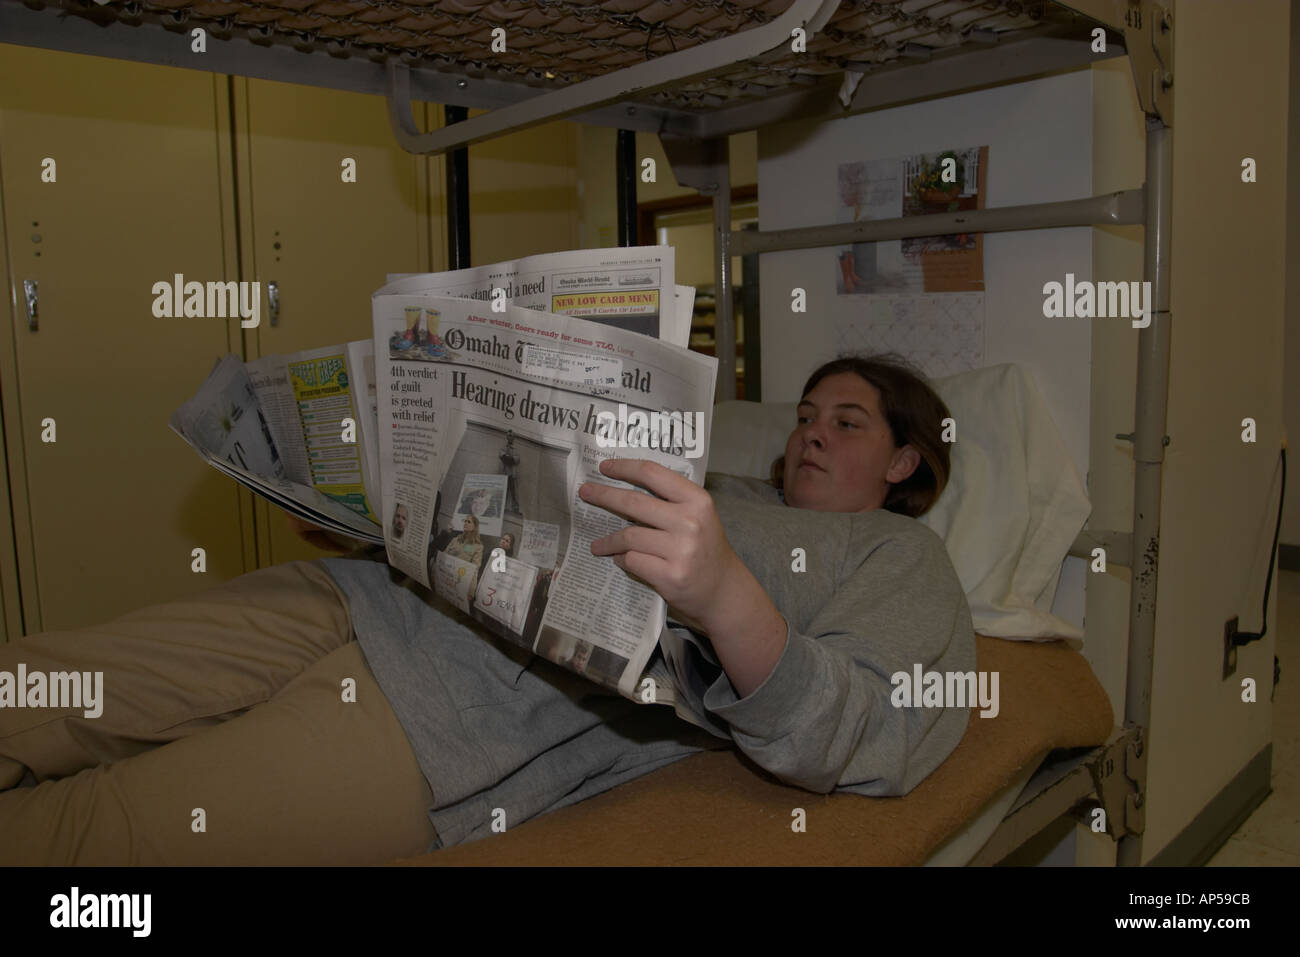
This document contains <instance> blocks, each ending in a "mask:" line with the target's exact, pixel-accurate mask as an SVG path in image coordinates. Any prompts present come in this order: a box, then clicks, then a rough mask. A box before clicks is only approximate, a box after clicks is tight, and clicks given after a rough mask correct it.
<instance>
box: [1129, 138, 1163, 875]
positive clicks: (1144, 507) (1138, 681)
mask: <svg viewBox="0 0 1300 957" xmlns="http://www.w3.org/2000/svg"><path fill="white" fill-rule="evenodd" d="M1146 159H1147V169H1146V177H1147V179H1146V189H1145V196H1146V227H1145V231H1146V235H1145V242H1144V264H1143V270H1142V273H1143V275H1142V278H1143V279H1144V280H1145V281H1147V282H1150V283H1151V291H1152V298H1153V300H1154V301H1153V302H1152V305H1151V324H1150V325H1149V326H1147V327H1146V328H1145V329H1143V330H1142V331H1141V332H1139V333H1138V371H1137V397H1136V400H1135V403H1134V432H1133V434H1132V435H1131V436H1120V437H1121V438H1128V439H1131V441H1132V442H1133V469H1134V474H1133V562H1132V566H1131V571H1132V588H1131V590H1130V593H1129V645H1128V677H1127V681H1126V688H1125V695H1124V723H1125V726H1126V727H1132V728H1137V729H1138V738H1137V740H1136V741H1135V742H1134V743H1132V744H1130V745H1129V747H1128V750H1127V754H1126V755H1125V764H1126V768H1125V774H1126V775H1127V776H1128V777H1129V778H1130V779H1132V780H1133V781H1135V782H1136V783H1137V792H1136V794H1134V795H1130V796H1129V798H1128V801H1127V802H1126V805H1127V806H1126V807H1125V815H1126V817H1128V818H1129V819H1130V820H1129V821H1128V822H1127V823H1128V825H1129V833H1128V834H1126V835H1125V836H1124V837H1122V838H1120V841H1119V850H1118V852H1117V856H1116V863H1117V864H1120V865H1124V866H1136V865H1140V864H1141V863H1142V831H1143V830H1144V829H1145V821H1144V817H1145V812H1144V808H1143V805H1144V795H1145V788H1146V741H1145V740H1144V736H1145V735H1146V733H1147V729H1148V728H1150V726H1151V673H1152V661H1153V659H1154V654H1155V634H1156V582H1157V577H1158V574H1157V573H1158V570H1159V566H1160V481H1161V472H1162V466H1163V463H1164V458H1165V446H1166V445H1167V444H1168V443H1169V437H1168V436H1167V435H1165V424H1166V412H1167V409H1168V405H1169V333H1170V328H1169V327H1170V318H1171V314H1170V310H1169V259H1170V257H1169V243H1170V239H1171V232H1170V226H1171V221H1172V211H1173V202H1172V199H1173V197H1172V178H1173V176H1172V173H1173V133H1172V132H1171V131H1170V129H1169V128H1168V127H1167V126H1166V125H1165V123H1164V121H1163V120H1161V119H1160V118H1159V117H1158V116H1148V117H1147V142H1146Z"/></svg>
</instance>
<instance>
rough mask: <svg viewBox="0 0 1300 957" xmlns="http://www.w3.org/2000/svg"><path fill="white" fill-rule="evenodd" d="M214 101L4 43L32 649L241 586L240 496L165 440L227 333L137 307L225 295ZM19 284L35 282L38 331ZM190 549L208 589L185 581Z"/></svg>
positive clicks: (3, 105)
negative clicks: (46, 634) (135, 612)
mask: <svg viewBox="0 0 1300 957" xmlns="http://www.w3.org/2000/svg"><path fill="white" fill-rule="evenodd" d="M225 92H226V79H225V78H224V77H221V76H216V75H213V74H209V73H202V72H199V71H195V70H185V69H176V68H169V67H161V66H152V65H146V64H136V63H127V62H121V61H116V60H110V59H106V58H100V57H89V56H82V55H77V54H69V53H61V52H51V51H47V50H39V49H34V48H28V47H19V46H11V45H7V44H6V45H0V177H2V178H3V195H4V217H5V221H4V227H5V235H6V237H7V252H8V258H9V263H10V270H9V273H8V288H7V289H6V290H5V293H6V297H7V298H8V299H9V300H10V304H11V305H10V307H9V313H10V314H9V316H8V318H9V320H10V327H9V334H8V335H7V336H5V337H4V338H5V339H6V340H9V341H7V342H4V343H3V344H0V352H3V353H4V360H3V361H4V363H5V365H4V366H0V372H7V373H8V379H9V381H7V382H6V383H5V393H4V399H5V403H4V416H5V427H6V436H7V442H8V451H9V466H10V481H11V485H12V486H13V487H12V489H11V491H12V493H13V507H14V512H15V527H16V528H15V534H16V538H17V540H18V548H17V551H18V553H19V565H20V567H19V574H20V578H21V583H22V603H23V613H24V619H25V621H24V624H25V629H26V631H27V632H28V633H31V632H35V631H39V630H54V629H65V628H73V627H77V626H81V625H86V624H91V623H95V622H99V621H103V620H106V619H107V618H109V617H112V616H116V615H118V614H121V613H124V612H127V611H130V610H132V609H135V608H138V607H141V606H143V605H147V604H153V603H157V602H161V601H165V600H168V599H171V598H174V597H178V596H180V595H183V594H186V593H192V592H194V591H196V590H199V589H201V588H204V587H207V586H208V585H210V584H213V583H215V582H216V581H220V580H223V579H226V578H229V577H231V576H234V575H237V574H239V573H241V572H242V571H243V570H244V560H243V555H242V553H241V523H240V498H241V493H240V492H238V491H237V486H236V485H235V483H233V482H232V481H230V480H229V479H227V478H225V477H224V476H222V475H220V474H218V473H217V472H215V471H214V470H212V469H210V468H209V467H207V466H206V465H204V464H203V463H202V462H201V461H200V460H199V458H198V457H197V456H196V455H195V454H194V452H193V451H192V450H191V449H190V448H189V447H188V446H187V445H186V444H185V443H184V442H182V441H181V440H180V438H179V437H177V436H176V435H174V434H173V433H172V432H171V431H170V430H169V429H168V427H167V419H168V417H169V415H170V414H171V412H172V411H173V409H175V408H176V406H177V405H179V404H180V403H181V402H183V401H184V400H185V399H187V398H189V397H190V395H192V394H193V392H194V390H195V389H196V388H197V387H198V385H199V383H200V382H201V381H202V380H203V377H204V376H205V375H206V374H207V372H208V370H209V368H210V367H211V365H212V363H213V361H214V359H215V358H216V357H218V356H219V355H221V354H223V353H225V352H226V351H228V349H229V343H230V339H229V328H228V327H230V326H232V325H235V321H234V320H223V319H203V318H188V319H184V318H182V319H170V318H155V317H154V314H153V303H154V298H155V297H154V294H153V291H152V290H153V286H154V284H155V283H157V282H160V281H166V282H171V281H172V278H173V276H174V275H175V274H176V273H181V274H183V275H184V277H185V279H186V280H197V281H200V282H207V281H219V280H224V279H236V278H238V277H236V276H235V275H234V269H233V265H234V264H233V257H232V256H230V255H229V254H228V252H227V250H230V251H231V252H233V249H234V247H233V244H231V245H227V243H228V241H229V240H230V223H231V221H232V217H231V216H225V217H223V207H222V203H223V201H224V202H226V203H229V202H230V195H231V192H230V186H231V182H230V180H229V173H228V172H227V174H226V177H225V178H223V175H222V164H223V158H222V150H221V149H220V147H221V144H222V142H223V141H227V142H228V140H227V138H226V137H225V135H224V134H223V133H222V132H221V129H220V118H221V117H220V112H221V110H222V108H223V107H222V104H223V103H224V100H225ZM226 155H228V150H227V154H226ZM47 161H53V165H52V166H51V164H50V163H49V162H47ZM43 172H44V173H45V176H46V178H52V181H48V182H47V181H44V180H43V178H42V174H43ZM232 213H233V210H232ZM25 280H33V281H36V282H37V283H38V287H37V289H38V293H39V306H38V308H39V315H38V326H37V327H36V328H31V327H30V326H29V322H28V319H27V314H26V313H27V310H26V308H25V306H24V281H25ZM236 328H237V326H236ZM47 420H53V422H54V439H55V441H53V442H45V441H42V435H43V433H46V434H48V432H47V429H46V427H45V426H44V425H43V423H46V421H47ZM249 530H250V532H251V525H250V527H249ZM200 547H201V548H203V549H205V550H206V555H207V572H206V574H195V573H194V572H192V571H191V550H192V549H194V548H200Z"/></svg>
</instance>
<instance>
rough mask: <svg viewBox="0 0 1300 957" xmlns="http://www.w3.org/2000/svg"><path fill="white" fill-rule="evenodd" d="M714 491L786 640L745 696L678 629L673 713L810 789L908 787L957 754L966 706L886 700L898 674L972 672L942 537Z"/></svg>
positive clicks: (725, 481)
mask: <svg viewBox="0 0 1300 957" xmlns="http://www.w3.org/2000/svg"><path fill="white" fill-rule="evenodd" d="M705 487H706V488H707V489H708V490H709V491H710V492H711V493H712V494H713V500H714V505H715V507H716V508H717V510H718V516H719V518H720V519H721V520H722V525H723V528H724V529H725V530H726V534H727V540H728V541H729V542H730V543H731V547H732V548H733V549H735V551H736V554H737V555H739V556H740V558H741V560H742V561H743V562H744V563H745V566H746V567H747V568H749V570H750V571H751V572H752V573H753V574H754V577H755V578H757V579H758V580H759V581H760V582H762V583H763V585H764V586H765V587H766V589H767V592H768V595H769V596H770V597H771V599H772V602H773V604H775V605H776V607H777V608H778V609H779V610H780V611H781V613H782V614H783V615H784V616H785V619H786V624H787V632H788V637H787V639H786V645H785V651H784V652H783V653H782V655H781V658H780V660H779V661H778V662H777V664H776V667H775V668H774V669H773V670H772V673H771V674H770V675H768V677H767V679H766V680H765V681H764V682H763V684H762V685H760V686H759V687H758V688H756V689H755V690H754V691H753V692H752V693H751V694H750V695H749V696H748V697H747V698H743V699H742V698H739V697H738V696H737V695H736V691H735V689H734V688H733V687H732V686H731V681H730V680H729V679H728V678H727V676H726V674H725V673H724V672H723V671H722V669H721V668H720V667H719V665H718V660H717V657H716V655H715V654H714V652H713V649H712V647H711V646H710V645H709V642H708V641H707V639H704V638H700V637H698V636H696V635H695V634H694V633H692V632H691V631H689V630H687V629H686V628H685V627H682V626H681V625H678V624H675V623H674V622H672V621H670V624H669V628H668V629H667V630H666V631H665V633H664V634H663V635H662V636H661V638H660V645H661V647H662V648H663V650H664V656H665V658H666V659H667V662H668V665H669V670H670V671H671V672H672V674H673V676H674V678H675V681H674V685H675V687H676V688H677V689H678V693H679V695H680V696H681V698H682V700H681V701H679V703H678V705H677V713H678V714H679V715H680V716H681V717H682V718H685V719H686V720H688V721H692V722H693V723H696V724H698V725H700V726H701V727H704V728H707V729H708V730H710V731H712V732H714V733H715V734H718V735H720V736H723V737H730V738H731V739H732V740H734V741H735V743H736V745H737V746H738V747H739V748H740V749H741V750H742V751H744V752H745V753H746V754H747V755H749V757H750V758H752V759H753V760H754V762H755V763H756V764H758V765H759V766H760V767H763V768H766V769H767V770H768V771H770V772H772V773H773V774H775V775H776V776H777V777H779V778H781V779H782V780H784V781H787V782H789V783H790V784H794V785H797V786H799V787H802V788H806V789H808V790H810V791H817V792H820V793H828V792H830V791H831V790H833V789H834V788H836V787H839V788H842V789H845V790H850V791H853V792H855V793H858V794H869V795H898V794H906V793H907V792H908V791H910V790H912V788H914V787H916V785H917V784H919V783H920V782H921V781H922V780H923V779H924V778H925V777H926V776H927V775H929V773H930V772H931V771H933V770H934V769H935V768H937V767H938V766H939V765H940V764H941V763H942V762H943V760H944V759H945V758H947V757H948V755H949V754H950V753H952V750H953V749H954V748H955V747H957V744H958V742H959V741H961V738H962V735H963V734H964V733H965V731H966V724H967V721H968V719H969V709H967V708H946V709H944V708H896V707H894V706H893V704H892V703H891V701H890V696H891V693H892V692H893V690H894V685H893V684H891V681H890V678H891V676H892V675H894V674H896V673H898V672H905V673H906V674H907V675H908V677H909V680H910V678H911V676H912V674H913V669H914V666H915V665H917V664H919V665H921V669H922V672H928V671H938V672H941V673H942V672H946V671H954V672H957V671H959V672H968V671H973V670H974V668H975V637H974V633H973V630H972V627H971V617H970V608H969V607H968V605H967V604H966V596H965V594H964V593H963V591H962V588H961V583H960V582H959V581H958V579H957V573H956V572H955V571H954V569H953V567H952V562H951V561H950V560H949V558H948V553H947V550H946V549H945V547H944V544H943V541H942V540H941V539H940V538H939V537H938V536H937V535H936V534H935V533H934V532H933V531H931V530H930V529H929V528H927V527H926V526H924V525H922V524H921V523H920V522H918V521H916V520H915V519H911V518H908V517H906V516H903V515H897V514H895V513H893V512H887V511H884V510H883V509H878V510H875V511H870V512H859V513H853V514H850V513H841V512H814V511H809V510H806V509H796V508H790V507H788V506H786V505H785V504H784V501H783V499H782V497H781V493H780V492H778V491H777V490H776V489H774V488H772V487H771V486H770V485H768V484H767V483H765V482H762V481H760V480H758V479H753V478H738V477H735V476H730V475H719V474H716V473H710V474H709V476H708V478H707V480H706V482H705ZM798 549H802V552H803V554H802V559H803V562H802V563H800V562H799V560H798V559H799V558H800V555H799V552H798V551H797V550H798ZM670 617H671V609H670Z"/></svg>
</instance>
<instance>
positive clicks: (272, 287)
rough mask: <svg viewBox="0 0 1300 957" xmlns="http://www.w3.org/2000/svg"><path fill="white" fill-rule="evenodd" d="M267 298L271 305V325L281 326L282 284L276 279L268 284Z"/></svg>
mask: <svg viewBox="0 0 1300 957" xmlns="http://www.w3.org/2000/svg"><path fill="white" fill-rule="evenodd" d="M266 298H267V300H269V301H270V303H271V325H272V326H278V325H279V324H280V284H279V283H278V282H276V281H275V280H274V279H273V280H271V281H270V282H268V283H267V284H266Z"/></svg>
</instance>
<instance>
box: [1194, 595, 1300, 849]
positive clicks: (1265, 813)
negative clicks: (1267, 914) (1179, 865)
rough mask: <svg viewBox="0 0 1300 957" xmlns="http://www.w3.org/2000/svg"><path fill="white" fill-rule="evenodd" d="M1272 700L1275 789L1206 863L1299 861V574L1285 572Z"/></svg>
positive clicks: (1279, 605) (1280, 596)
mask: <svg viewBox="0 0 1300 957" xmlns="http://www.w3.org/2000/svg"><path fill="white" fill-rule="evenodd" d="M1274 587H1275V588H1276V589H1277V593H1278V595H1277V599H1278V611H1277V617H1278V626H1277V628H1278V634H1277V651H1276V652H1275V653H1276V655H1277V656H1278V658H1279V659H1280V660H1281V664H1282V679H1281V681H1280V682H1279V683H1278V686H1277V696H1276V698H1275V699H1274V701H1273V793H1272V794H1270V795H1269V796H1268V797H1267V798H1265V799H1264V803H1263V804H1261V805H1260V806H1259V807H1257V808H1256V809H1255V813H1254V814H1252V815H1251V816H1250V817H1248V818H1246V820H1245V822H1244V823H1243V824H1242V825H1241V827H1239V828H1237V830H1236V832H1235V833H1234V834H1233V835H1232V837H1230V838H1228V842H1227V843H1226V844H1224V845H1223V847H1222V848H1220V849H1219V852H1218V853H1217V854H1215V855H1214V857H1212V858H1210V861H1209V863H1208V864H1207V866H1208V867H1242V866H1255V867H1258V866H1260V865H1266V866H1282V867H1287V866H1290V867H1295V866H1298V865H1300V572H1281V573H1280V575H1279V576H1278V579H1277V581H1276V582H1275V584H1274Z"/></svg>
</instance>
